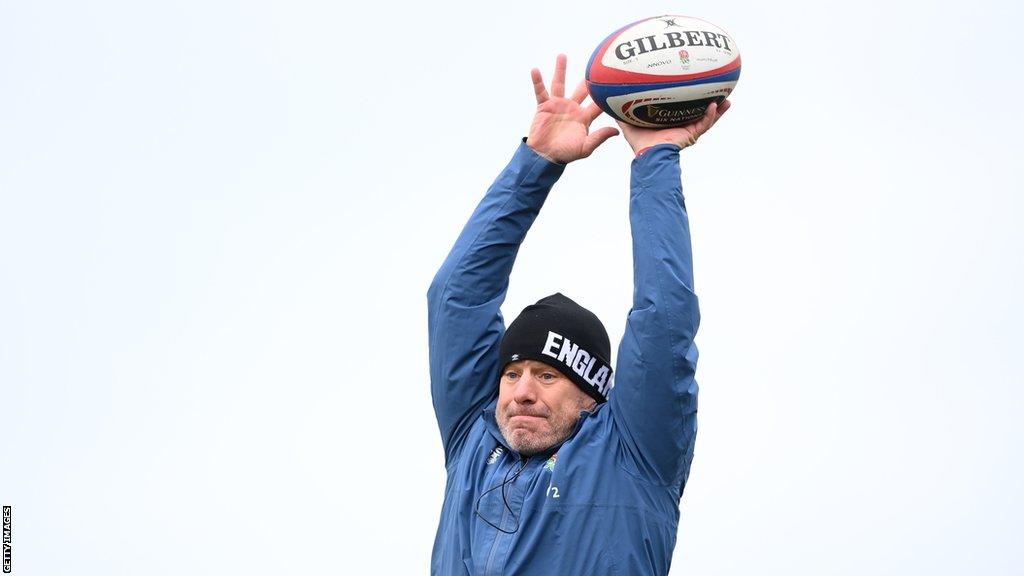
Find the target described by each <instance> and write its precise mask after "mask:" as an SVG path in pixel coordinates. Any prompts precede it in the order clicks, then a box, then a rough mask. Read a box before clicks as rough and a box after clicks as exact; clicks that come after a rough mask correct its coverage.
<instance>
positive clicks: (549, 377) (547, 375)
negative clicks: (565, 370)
mask: <svg viewBox="0 0 1024 576" xmlns="http://www.w3.org/2000/svg"><path fill="white" fill-rule="evenodd" d="M540 377H541V378H542V379H544V380H554V379H555V375H554V374H552V373H550V372H545V373H543V374H541V375H540Z"/></svg>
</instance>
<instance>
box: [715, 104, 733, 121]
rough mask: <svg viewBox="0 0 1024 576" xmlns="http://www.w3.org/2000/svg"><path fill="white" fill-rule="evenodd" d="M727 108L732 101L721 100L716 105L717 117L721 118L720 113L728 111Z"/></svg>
mask: <svg viewBox="0 0 1024 576" xmlns="http://www.w3.org/2000/svg"><path fill="white" fill-rule="evenodd" d="M729 108H732V102H729V101H728V100H722V103H721V104H719V105H718V117H719V118H721V117H722V115H724V114H725V113H726V112H728V111H729Z"/></svg>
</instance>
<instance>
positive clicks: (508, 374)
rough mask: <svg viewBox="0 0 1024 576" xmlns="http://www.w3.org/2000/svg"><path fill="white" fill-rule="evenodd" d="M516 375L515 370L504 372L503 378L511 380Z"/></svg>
mask: <svg viewBox="0 0 1024 576" xmlns="http://www.w3.org/2000/svg"><path fill="white" fill-rule="evenodd" d="M518 376H519V374H516V373H515V372H505V378H508V379H509V380H513V379H515V378H517V377H518Z"/></svg>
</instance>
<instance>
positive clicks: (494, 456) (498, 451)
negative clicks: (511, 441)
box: [487, 446, 505, 466]
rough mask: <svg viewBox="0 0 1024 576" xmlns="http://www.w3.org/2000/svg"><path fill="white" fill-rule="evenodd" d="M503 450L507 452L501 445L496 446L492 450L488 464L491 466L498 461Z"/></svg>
mask: <svg viewBox="0 0 1024 576" xmlns="http://www.w3.org/2000/svg"><path fill="white" fill-rule="evenodd" d="M503 452H505V449H504V448H502V447H501V446H495V447H494V450H491V455H490V456H488V457H487V465H488V466H490V465H491V464H494V463H495V462H497V461H498V458H501V455H502V453H503Z"/></svg>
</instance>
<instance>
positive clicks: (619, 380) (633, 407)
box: [609, 145, 700, 488]
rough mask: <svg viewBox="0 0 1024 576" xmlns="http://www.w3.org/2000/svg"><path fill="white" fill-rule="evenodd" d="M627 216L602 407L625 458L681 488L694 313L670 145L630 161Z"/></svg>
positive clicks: (692, 387)
mask: <svg viewBox="0 0 1024 576" xmlns="http://www.w3.org/2000/svg"><path fill="white" fill-rule="evenodd" d="M629 221H630V228H631V230H632V236H633V306H632V308H631V309H630V312H629V316H628V318H627V321H626V330H625V334H624V336H623V338H622V342H621V343H620V345H619V353H618V360H617V365H616V374H615V378H616V386H615V387H614V388H613V391H612V393H611V396H610V399H609V405H610V406H609V407H610V408H611V411H612V417H613V420H614V422H615V425H616V427H617V429H618V430H619V432H620V434H619V436H620V438H621V442H622V445H623V447H624V449H625V453H626V455H627V456H628V458H627V465H628V466H629V467H630V468H632V469H633V470H634V471H635V472H636V473H638V474H640V475H641V476H642V477H644V478H648V479H650V480H651V481H652V482H655V483H657V484H660V485H666V486H667V485H678V486H679V487H680V488H681V487H682V485H683V484H685V482H686V477H687V476H688V474H689V468H690V461H691V460H692V459H693V443H694V436H695V434H696V432H697V382H696V381H695V380H694V371H695V369H696V364H697V348H696V347H695V346H694V344H693V337H694V334H695V333H696V332H697V326H698V324H699V323H700V312H699V311H698V307H697V296H696V295H695V294H694V292H693V260H692V256H691V249H690V226H689V222H688V219H687V216H686V206H685V204H684V202H683V192H682V184H681V182H680V169H679V150H678V149H677V148H676V147H675V146H672V145H658V146H656V147H654V148H651V149H649V150H648V151H647V152H645V153H644V154H643V155H641V156H640V157H639V158H637V159H635V160H634V161H633V170H632V178H631V182H630V200H629Z"/></svg>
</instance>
